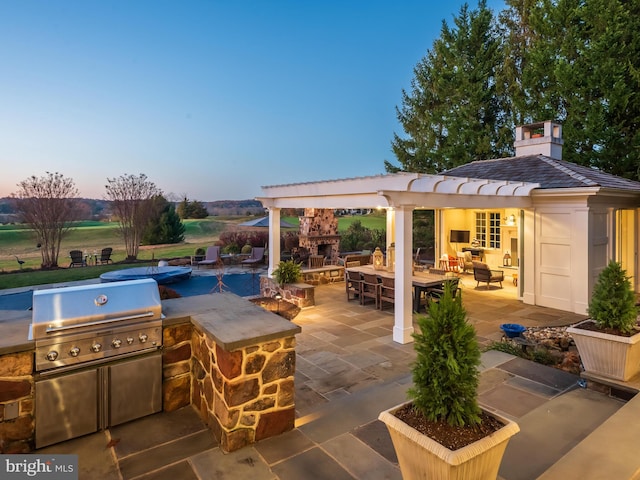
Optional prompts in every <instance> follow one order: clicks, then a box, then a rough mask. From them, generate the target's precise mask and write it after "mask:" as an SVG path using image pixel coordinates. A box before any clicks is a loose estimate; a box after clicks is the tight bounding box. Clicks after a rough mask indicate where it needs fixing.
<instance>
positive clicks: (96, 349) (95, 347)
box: [91, 343, 102, 353]
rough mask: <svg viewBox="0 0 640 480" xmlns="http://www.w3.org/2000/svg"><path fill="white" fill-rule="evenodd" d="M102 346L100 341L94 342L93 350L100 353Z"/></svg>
mask: <svg viewBox="0 0 640 480" xmlns="http://www.w3.org/2000/svg"><path fill="white" fill-rule="evenodd" d="M101 348H102V345H100V344H99V343H94V344H93V345H91V350H92V351H93V352H96V353H98V352H99V351H100V349H101Z"/></svg>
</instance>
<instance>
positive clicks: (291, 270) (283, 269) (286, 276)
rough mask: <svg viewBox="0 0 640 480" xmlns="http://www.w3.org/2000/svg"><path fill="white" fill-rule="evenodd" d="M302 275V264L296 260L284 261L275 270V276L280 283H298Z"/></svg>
mask: <svg viewBox="0 0 640 480" xmlns="http://www.w3.org/2000/svg"><path fill="white" fill-rule="evenodd" d="M301 276H302V266H301V265H300V264H299V263H296V262H295V261H294V260H287V261H282V262H280V263H279V264H278V268H276V269H275V270H274V271H273V277H274V278H275V279H276V282H278V284H279V285H285V284H287V283H296V282H297V281H298V280H300V277H301Z"/></svg>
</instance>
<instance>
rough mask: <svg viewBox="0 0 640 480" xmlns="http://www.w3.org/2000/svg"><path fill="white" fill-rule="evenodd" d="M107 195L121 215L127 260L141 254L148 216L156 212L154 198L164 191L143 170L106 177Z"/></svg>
mask: <svg viewBox="0 0 640 480" xmlns="http://www.w3.org/2000/svg"><path fill="white" fill-rule="evenodd" d="M107 182H108V185H106V186H105V188H106V189H107V198H108V199H109V200H111V202H112V205H111V207H112V210H113V213H114V214H115V215H116V216H117V217H118V218H117V220H118V224H119V229H120V233H121V234H122V237H123V239H124V245H125V249H126V251H127V260H135V259H136V258H138V249H139V247H140V242H141V241H142V235H143V233H144V230H145V227H146V226H147V224H148V223H149V219H150V218H151V216H152V215H153V212H154V210H153V208H154V202H153V199H154V197H155V196H157V195H162V191H161V190H160V189H158V188H157V187H156V185H155V184H154V183H153V182H151V181H150V180H147V176H146V175H145V174H143V173H141V174H140V175H138V176H135V175H122V176H120V177H118V178H107Z"/></svg>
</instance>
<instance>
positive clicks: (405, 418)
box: [379, 282, 520, 480]
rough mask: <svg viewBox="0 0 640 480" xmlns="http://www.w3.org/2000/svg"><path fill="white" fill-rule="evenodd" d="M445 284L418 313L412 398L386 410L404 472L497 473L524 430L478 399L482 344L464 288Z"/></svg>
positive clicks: (433, 475)
mask: <svg viewBox="0 0 640 480" xmlns="http://www.w3.org/2000/svg"><path fill="white" fill-rule="evenodd" d="M452 289H453V287H452V286H451V284H450V283H449V282H447V284H446V285H445V290H444V294H443V296H442V297H441V298H440V300H439V301H438V302H430V304H429V309H428V310H429V316H428V317H426V316H420V317H418V325H419V328H420V332H419V333H418V332H416V333H414V335H413V337H414V340H415V344H414V348H415V350H416V353H417V357H416V360H415V363H414V365H413V367H412V373H413V384H414V385H413V387H412V388H410V389H409V391H408V393H409V398H410V400H409V401H408V402H406V403H403V404H401V405H398V406H396V407H393V408H391V409H389V410H386V411H384V412H382V413H381V414H380V416H379V419H380V420H381V421H382V422H384V423H385V424H386V425H387V428H388V429H389V433H390V435H391V439H392V441H393V445H394V448H395V450H396V454H397V456H398V462H399V464H400V470H401V472H402V477H403V479H405V480H407V479H413V478H416V479H417V478H421V479H422V478H439V479H454V478H455V479H464V480H471V479H488V478H494V479H495V478H496V477H497V475H498V468H499V467H500V462H501V461H502V456H503V454H504V450H505V448H506V446H507V443H508V441H509V439H510V438H511V437H512V436H513V435H515V434H516V433H517V432H518V431H519V430H520V429H519V427H518V425H517V424H516V423H515V422H513V421H510V420H508V419H506V418H502V417H500V416H498V415H495V414H489V413H487V412H485V411H483V410H482V409H481V408H480V406H479V405H478V382H479V375H480V374H479V371H478V366H479V364H480V347H479V346H478V342H477V339H476V334H475V329H474V328H473V326H472V325H470V324H469V323H468V322H467V313H466V310H465V309H464V307H463V306H462V295H456V296H455V297H454V296H453V292H452Z"/></svg>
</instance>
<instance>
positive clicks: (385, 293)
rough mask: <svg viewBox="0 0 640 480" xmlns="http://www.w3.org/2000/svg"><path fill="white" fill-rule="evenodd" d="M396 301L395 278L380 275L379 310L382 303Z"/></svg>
mask: <svg viewBox="0 0 640 480" xmlns="http://www.w3.org/2000/svg"><path fill="white" fill-rule="evenodd" d="M385 302H387V303H390V304H392V305H393V304H395V303H396V279H395V278H393V277H382V284H381V285H380V310H383V309H384V303H385Z"/></svg>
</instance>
